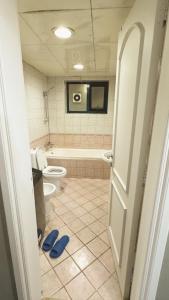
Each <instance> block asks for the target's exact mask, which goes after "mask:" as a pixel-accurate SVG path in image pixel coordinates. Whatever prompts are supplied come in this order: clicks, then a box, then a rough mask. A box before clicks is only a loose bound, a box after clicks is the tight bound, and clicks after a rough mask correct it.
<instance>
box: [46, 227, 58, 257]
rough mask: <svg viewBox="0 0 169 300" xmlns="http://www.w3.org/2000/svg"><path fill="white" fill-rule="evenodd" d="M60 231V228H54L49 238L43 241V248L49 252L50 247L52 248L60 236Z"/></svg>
mask: <svg viewBox="0 0 169 300" xmlns="http://www.w3.org/2000/svg"><path fill="white" fill-rule="evenodd" d="M58 234H59V231H58V230H52V231H51V233H49V234H48V236H47V238H46V239H45V241H44V242H43V246H42V249H43V250H44V251H45V252H47V251H49V250H50V249H52V247H53V245H54V242H55V241H56V239H57V237H58Z"/></svg>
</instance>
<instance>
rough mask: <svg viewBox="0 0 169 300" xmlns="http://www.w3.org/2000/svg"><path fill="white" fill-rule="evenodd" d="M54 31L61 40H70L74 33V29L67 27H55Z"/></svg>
mask: <svg viewBox="0 0 169 300" xmlns="http://www.w3.org/2000/svg"><path fill="white" fill-rule="evenodd" d="M52 31H53V32H54V34H55V35H56V37H58V38H59V39H69V38H70V37H71V36H72V34H73V33H74V30H73V29H71V28H69V27H65V26H59V27H57V28H56V27H54V28H52Z"/></svg>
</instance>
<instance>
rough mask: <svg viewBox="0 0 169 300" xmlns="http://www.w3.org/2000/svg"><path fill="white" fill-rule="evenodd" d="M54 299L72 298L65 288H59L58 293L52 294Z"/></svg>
mask: <svg viewBox="0 0 169 300" xmlns="http://www.w3.org/2000/svg"><path fill="white" fill-rule="evenodd" d="M51 299H53V300H70V297H69V295H68V293H67V292H66V290H65V288H62V289H61V290H59V291H58V292H57V293H56V294H54V295H53V296H52V298H51Z"/></svg>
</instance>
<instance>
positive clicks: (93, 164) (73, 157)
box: [46, 147, 110, 179]
mask: <svg viewBox="0 0 169 300" xmlns="http://www.w3.org/2000/svg"><path fill="white" fill-rule="evenodd" d="M107 151H108V150H105V149H73V148H54V147H53V148H50V149H48V150H47V151H46V156H47V160H48V164H49V165H51V166H52V165H53V166H63V167H65V168H66V169H67V177H75V178H79V177H81V178H98V179H108V178H109V177H110V167H109V166H108V165H107V164H106V163H105V162H104V161H103V160H102V156H103V154H104V153H105V152H107Z"/></svg>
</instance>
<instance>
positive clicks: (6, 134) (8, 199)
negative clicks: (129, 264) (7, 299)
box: [0, 0, 168, 300]
mask: <svg viewBox="0 0 169 300" xmlns="http://www.w3.org/2000/svg"><path fill="white" fill-rule="evenodd" d="M1 2H2V3H1V9H2V11H3V14H4V17H5V18H6V20H7V21H9V22H10V24H11V23H12V24H13V25H14V27H13V32H15V33H16V35H17V36H18V35H19V29H18V25H17V26H16V19H17V8H16V7H17V6H16V2H15V1H14V0H13V1H11V0H6V1H5V2H4V1H1ZM13 32H12V33H13ZM6 37H7V35H6ZM9 37H10V38H11V47H10V49H8V50H9V52H8V53H9V54H11V57H12V59H13V58H14V56H13V53H14V52H15V50H16V52H18V49H20V44H19V39H17V42H16V45H15V47H13V46H14V45H13V44H12V41H13V36H9ZM8 42H9V43H10V41H8ZM0 57H1V55H0ZM16 57H17V58H16V60H14V61H15V66H14V68H15V72H16V73H17V74H19V78H20V79H19V83H20V89H21V95H20V97H19V99H15V101H17V103H16V104H18V101H19V103H20V104H23V102H24V97H23V96H24V95H23V90H24V83H23V74H22V71H21V54H20V50H19V57H18V54H17V55H16ZM1 60H2V63H3V64H4V62H3V57H1ZM10 62H11V63H12V60H11V59H10ZM12 65H13V64H11V69H12ZM164 65H165V64H164ZM8 68H9V65H8ZM0 69H1V70H0V109H1V110H0V114H1V126H0V159H1V162H2V163H1V167H2V168H1V172H2V173H3V177H1V178H0V180H1V185H2V193H3V202H4V207H5V214H6V220H7V227H8V235H9V240H10V248H11V255H12V262H13V268H14V275H15V281H16V286H17V292H18V299H20V300H21V299H22V300H35V299H36V300H37V299H38V298H35V297H34V296H33V294H31V293H32V292H33V288H34V287H35V285H36V290H37V289H38V288H39V290H40V284H39V280H38V276H39V275H38V272H39V271H38V270H37V271H36V272H35V274H33V273H32V274H31V275H34V276H30V267H28V259H29V257H28V252H26V248H27V246H28V244H27V240H26V238H25V236H24V235H23V232H25V233H26V234H27V235H28V234H29V233H30V232H26V231H27V229H28V228H27V227H26V225H25V223H24V222H23V216H25V211H24V210H23V206H22V205H21V198H20V197H18V194H20V195H21V191H20V189H19V186H18V184H19V182H18V180H20V177H19V176H18V174H17V173H16V172H14V166H15V163H16V161H15V159H16V158H15V157H14V155H13V152H14V150H15V146H14V143H13V137H12V135H11V132H10V127H11V126H13V125H14V123H13V119H12V118H9V113H10V107H9V99H8V95H7V94H6V91H5V88H4V85H5V84H7V85H8V87H9V86H10V84H11V85H13V84H15V81H17V86H18V78H17V76H15V77H14V76H13V77H11V78H10V80H8V81H7V77H6V74H5V72H4V70H3V68H2V65H1V68H0ZM6 71H7V69H6ZM10 71H11V70H10V69H9V70H8V72H10ZM13 81H14V82H13ZM12 108H13V111H12V114H13V115H15V116H16V117H17V116H18V107H17V105H15V107H14V106H13V107H12ZM21 111H22V113H23V116H22V120H23V121H24V126H20V127H18V123H17V122H16V125H15V128H14V129H15V132H16V131H17V130H18V132H19V133H21V140H22V142H19V140H18V139H17V140H16V141H15V142H16V143H18V145H19V151H20V153H23V155H24V151H25V149H27V151H29V143H28V125H26V124H27V122H26V113H25V107H24V105H23V106H22V107H21ZM24 129H26V131H27V135H26V137H25V138H24V134H25V130H24ZM167 139H168V138H167ZM21 140H20V141H21ZM25 145H26V147H25ZM166 145H167V147H168V143H166ZM161 148H162V149H163V150H164V151H165V147H163V144H161ZM9 157H10V160H9ZM25 157H26V159H28V160H30V159H29V158H28V155H27V156H25ZM163 159H164V162H165V160H166V154H165V155H164V157H163ZM160 164H161V163H160ZM28 166H29V167H28ZM30 166H31V164H30V161H29V163H28V165H27V164H26V165H25V166H23V168H25V169H27V171H28V173H30V170H29V168H30ZM163 171H164V168H163ZM2 173H1V174H2ZM157 173H158V171H157ZM155 175H156V174H155ZM158 175H159V173H158V174H157V176H158ZM167 175H168V174H166V175H165V177H164V174H162V173H161V174H160V175H159V176H158V182H159V184H160V186H161V187H162V185H161V184H162V182H163V183H165V181H164V180H165V178H168V177H167ZM147 182H148V177H147ZM28 184H29V189H30V192H31V189H32V185H31V184H30V182H29V183H28ZM165 185H167V181H166V183H165ZM159 192H160V188H159V191H158V193H159ZM158 193H157V195H158ZM157 195H156V196H157ZM22 196H23V198H25V191H24V190H23V189H22ZM153 196H154V194H153V193H152V197H153ZM156 199H158V200H160V199H159V198H158V197H157V198H156ZM161 199H162V198H161ZM27 200H28V199H27ZM29 201H30V202H31V204H30V205H31V209H32V211H34V216H33V219H34V217H35V207H34V202H33V196H32V198H31V199H29ZM163 201H164V203H163V204H164V205H162V202H161V207H158V206H157V207H156V210H154V215H153V217H152V219H151V220H154V225H158V226H159V229H161V232H160V235H159V234H158V233H157V232H156V231H155V232H154V234H153V231H154V226H152V223H151V222H150V224H148V227H147V230H148V232H149V231H150V230H152V233H151V234H150V236H151V237H153V241H154V242H155V241H156V244H157V246H158V245H159V241H160V239H161V241H162V244H161V245H163V248H164V246H165V239H166V237H165V236H164V234H165V233H166V229H165V230H164V228H163V226H162V223H163V222H164V221H166V218H165V220H164V215H163V218H162V217H161V216H162V212H164V211H165V207H166V204H167V203H166V202H167V201H166V198H165V197H164V198H163ZM153 208H154V202H153V203H151V209H152V210H153ZM142 219H143V214H142ZM167 220H168V219H167ZM32 228H33V229H34V231H36V224H35V222H34V220H33V225H32ZM32 228H31V229H32ZM142 229H143V228H142ZM144 233H145V232H141V231H140V234H139V241H140V242H141V236H142V237H143V236H144ZM165 235H166V234H165ZM27 238H29V241H30V239H31V240H32V243H35V236H34V235H32V238H31V235H29V237H28V236H27ZM154 238H156V239H154ZM149 245H150V244H149V243H146V246H149ZM35 248H36V247H34V249H35ZM157 250H159V249H158V247H157V248H156V249H154V250H153V249H152V247H151V249H150V253H149V259H148V261H147V263H146V267H147V271H148V272H150V271H151V270H152V271H151V272H150V273H149V275H148V277H147V274H148V273H146V272H145V273H144V275H143V276H142V283H141V284H140V285H136V283H135V286H134V285H133V287H132V293H134V292H133V291H134V287H135V288H136V286H137V288H138V291H139V298H131V299H140V300H142V299H147V298H143V295H141V293H140V292H141V291H142V288H144V289H145V284H146V282H147V278H149V279H151V278H153V274H154V271H155V270H156V265H155V262H154V259H153V258H154V257H155V255H158V257H159V258H160V259H161V260H162V258H163V255H164V253H162V251H161V252H158V251H157ZM138 254H139V253H138ZM31 255H32V257H33V256H34V258H35V259H36V258H37V257H38V256H37V252H36V250H35V251H33V252H32V254H31ZM146 255H147V252H146V254H145V255H144V257H143V262H145V261H146ZM137 263H138V261H137V259H136V266H137ZM143 265H144V263H143ZM160 269H161V267H160V264H159V266H158V272H160ZM32 270H34V269H32ZM135 275H137V274H135ZM36 278H37V280H36ZM134 280H135V277H134ZM134 280H133V282H134ZM156 281H158V278H156ZM147 288H151V291H152V288H153V287H152V285H151V284H150V285H149V286H148V287H147ZM145 290H147V289H145ZM131 295H132V294H131ZM133 295H134V294H133ZM39 299H40V297H39ZM149 299H150V298H149ZM151 299H153V298H151Z"/></svg>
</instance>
